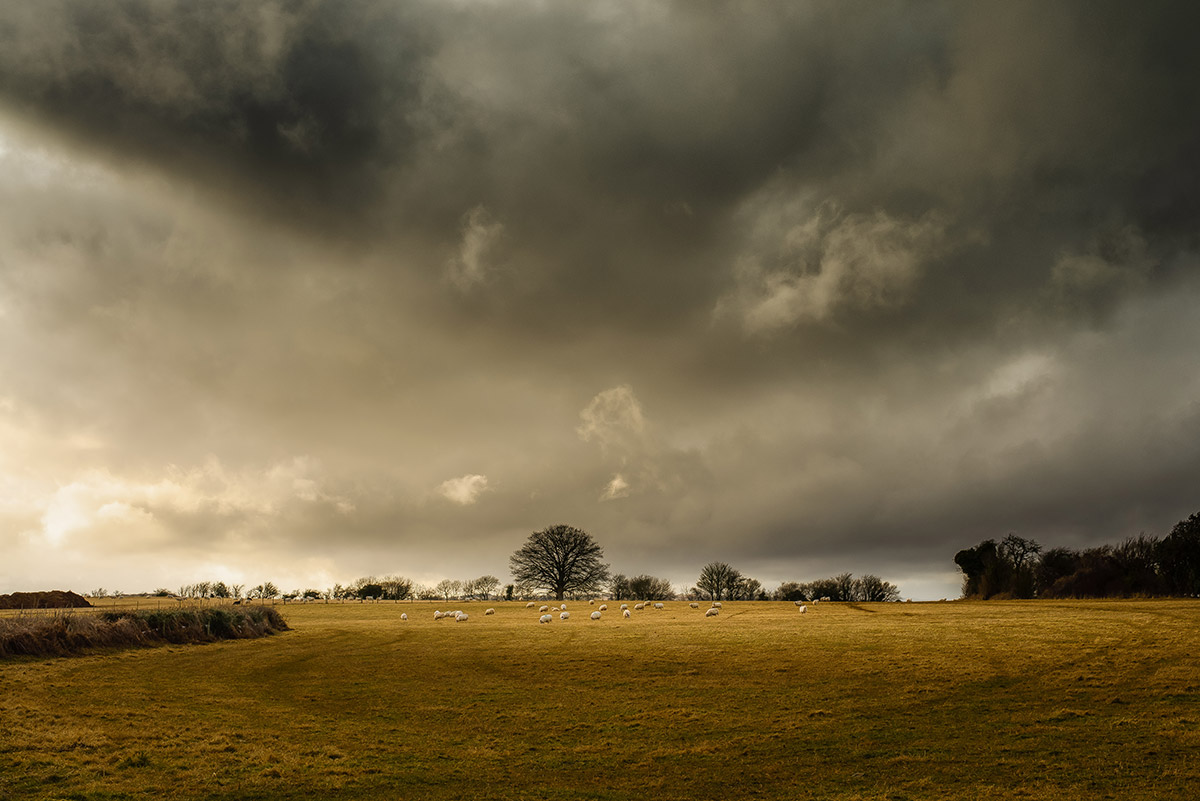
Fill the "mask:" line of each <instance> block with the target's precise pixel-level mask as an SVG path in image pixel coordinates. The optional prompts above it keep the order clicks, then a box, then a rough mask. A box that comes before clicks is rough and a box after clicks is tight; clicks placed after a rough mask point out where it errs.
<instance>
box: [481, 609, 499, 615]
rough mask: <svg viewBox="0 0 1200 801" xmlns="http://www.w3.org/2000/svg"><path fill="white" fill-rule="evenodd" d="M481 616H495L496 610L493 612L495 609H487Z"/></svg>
mask: <svg viewBox="0 0 1200 801" xmlns="http://www.w3.org/2000/svg"><path fill="white" fill-rule="evenodd" d="M483 614H484V615H494V614H496V610H495V609H488V610H487V611H486V612H484V613H483Z"/></svg>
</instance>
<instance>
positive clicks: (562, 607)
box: [559, 604, 567, 612]
mask: <svg viewBox="0 0 1200 801" xmlns="http://www.w3.org/2000/svg"><path fill="white" fill-rule="evenodd" d="M559 609H561V610H563V611H564V612H565V611H567V605H566V604H563V605H562V606H560V607H559Z"/></svg>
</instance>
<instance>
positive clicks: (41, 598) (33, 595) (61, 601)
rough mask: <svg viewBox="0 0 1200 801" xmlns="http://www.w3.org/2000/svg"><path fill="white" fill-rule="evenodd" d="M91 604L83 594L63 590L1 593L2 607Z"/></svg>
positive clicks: (62, 606)
mask: <svg viewBox="0 0 1200 801" xmlns="http://www.w3.org/2000/svg"><path fill="white" fill-rule="evenodd" d="M84 606H91V604H90V603H88V601H87V599H86V598H84V597H83V596H82V595H76V594H75V593H73V592H63V591H62V590H50V591H49V592H14V593H13V594H12V595H0V609H75V608H79V607H84Z"/></svg>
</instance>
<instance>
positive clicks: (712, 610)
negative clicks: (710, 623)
mask: <svg viewBox="0 0 1200 801" xmlns="http://www.w3.org/2000/svg"><path fill="white" fill-rule="evenodd" d="M720 613H721V610H720V609H718V608H717V607H715V606H710V607H709V608H708V609H706V610H705V612H704V616H705V617H715V616H716V615H719V614H720Z"/></svg>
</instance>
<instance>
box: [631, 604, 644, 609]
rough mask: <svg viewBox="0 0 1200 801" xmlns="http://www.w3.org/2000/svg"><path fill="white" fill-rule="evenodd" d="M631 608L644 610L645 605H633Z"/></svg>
mask: <svg viewBox="0 0 1200 801" xmlns="http://www.w3.org/2000/svg"><path fill="white" fill-rule="evenodd" d="M633 608H634V609H645V608H646V605H645V604H634V605H633Z"/></svg>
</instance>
